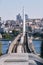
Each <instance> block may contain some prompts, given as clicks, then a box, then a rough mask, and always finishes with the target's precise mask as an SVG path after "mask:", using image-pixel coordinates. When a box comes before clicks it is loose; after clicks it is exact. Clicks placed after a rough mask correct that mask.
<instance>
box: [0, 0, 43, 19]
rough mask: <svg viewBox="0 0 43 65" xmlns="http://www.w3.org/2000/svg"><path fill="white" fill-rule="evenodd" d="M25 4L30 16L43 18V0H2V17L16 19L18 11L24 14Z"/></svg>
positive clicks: (0, 5) (0, 9) (0, 14)
mask: <svg viewBox="0 0 43 65" xmlns="http://www.w3.org/2000/svg"><path fill="white" fill-rule="evenodd" d="M23 6H24V8H25V13H26V14H28V16H29V18H43V7H42V6H43V0H0V17H2V19H3V20H7V19H14V20H15V19H16V15H17V14H18V13H20V14H21V16H22V9H23Z"/></svg>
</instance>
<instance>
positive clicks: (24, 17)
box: [23, 8, 25, 36]
mask: <svg viewBox="0 0 43 65" xmlns="http://www.w3.org/2000/svg"><path fill="white" fill-rule="evenodd" d="M23 36H25V12H24V8H23Z"/></svg>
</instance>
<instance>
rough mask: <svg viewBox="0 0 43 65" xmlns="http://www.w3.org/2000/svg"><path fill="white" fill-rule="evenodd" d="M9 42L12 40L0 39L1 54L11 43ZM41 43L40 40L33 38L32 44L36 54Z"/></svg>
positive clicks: (39, 50)
mask: <svg viewBox="0 0 43 65" xmlns="http://www.w3.org/2000/svg"><path fill="white" fill-rule="evenodd" d="M9 42H12V41H11V40H0V43H1V44H2V53H3V54H6V52H7V50H8V48H9V45H10V44H11V43H9ZM41 43H42V40H33V45H34V48H35V51H36V53H38V54H40V53H41Z"/></svg>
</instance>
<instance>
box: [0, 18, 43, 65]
mask: <svg viewBox="0 0 43 65" xmlns="http://www.w3.org/2000/svg"><path fill="white" fill-rule="evenodd" d="M25 27H26V26H25V17H24V20H23V33H20V34H19V35H18V36H17V37H16V38H15V39H14V41H13V42H12V43H11V44H10V46H9V49H8V53H7V54H5V55H3V56H1V57H0V65H43V59H42V58H40V57H39V56H38V55H37V53H36V51H35V49H34V45H33V44H32V38H31V37H29V36H28V32H26V30H25V29H26V28H25Z"/></svg>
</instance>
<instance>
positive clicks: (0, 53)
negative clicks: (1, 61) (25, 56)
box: [0, 42, 2, 56]
mask: <svg viewBox="0 0 43 65" xmlns="http://www.w3.org/2000/svg"><path fill="white" fill-rule="evenodd" d="M1 55H2V43H1V42H0V56H1Z"/></svg>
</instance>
